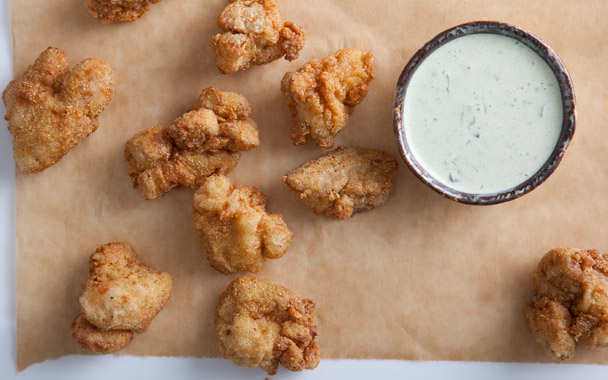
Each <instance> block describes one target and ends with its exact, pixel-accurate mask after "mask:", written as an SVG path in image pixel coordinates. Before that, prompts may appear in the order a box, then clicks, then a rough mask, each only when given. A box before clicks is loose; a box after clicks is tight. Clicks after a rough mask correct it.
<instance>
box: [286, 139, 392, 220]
mask: <svg viewBox="0 0 608 380" xmlns="http://www.w3.org/2000/svg"><path fill="white" fill-rule="evenodd" d="M396 172H397V161H395V160H394V159H393V158H392V157H391V156H390V155H388V154H387V153H384V152H379V151H374V150H366V149H358V148H346V147H338V148H336V149H335V150H333V151H331V152H329V153H327V154H326V155H324V156H321V157H319V158H317V159H316V160H313V161H310V162H307V163H306V164H304V165H302V166H300V167H299V168H297V169H294V170H292V171H290V172H288V173H287V174H285V175H284V176H283V183H284V184H285V186H286V187H287V188H288V189H289V190H291V191H293V192H294V193H296V194H297V195H298V196H299V197H300V199H301V200H302V201H303V202H304V203H306V205H307V206H308V207H310V208H311V209H312V210H313V211H314V212H315V214H318V215H325V216H327V217H328V218H332V219H347V218H350V217H351V216H353V215H355V214H357V213H359V212H364V211H369V210H371V209H374V208H376V207H378V206H380V205H381V204H383V203H384V202H386V200H387V199H388V197H389V195H390V194H391V191H392V189H393V178H394V177H395V173H396Z"/></svg>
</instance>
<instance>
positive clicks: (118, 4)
mask: <svg viewBox="0 0 608 380" xmlns="http://www.w3.org/2000/svg"><path fill="white" fill-rule="evenodd" d="M159 1H160V0H85V5H86V7H87V9H88V11H89V13H90V14H92V15H93V16H94V17H96V18H98V19H99V20H101V22H102V23H104V24H112V23H115V22H126V21H135V20H137V19H138V18H140V17H141V16H143V15H144V14H145V13H146V12H147V11H149V10H150V8H149V7H148V3H158V2H159Z"/></svg>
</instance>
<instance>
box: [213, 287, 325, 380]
mask: <svg viewBox="0 0 608 380" xmlns="http://www.w3.org/2000/svg"><path fill="white" fill-rule="evenodd" d="M314 308H315V304H314V303H313V301H311V300H309V299H301V298H300V297H299V296H298V295H297V294H295V293H294V292H293V291H291V290H289V289H286V288H284V287H282V286H279V285H275V284H272V283H270V282H268V281H265V280H261V279H257V278H253V277H239V278H237V279H236V280H234V281H232V282H231V283H230V285H228V288H227V289H226V291H224V293H223V294H222V296H221V298H220V303H219V305H218V307H217V310H216V312H215V329H216V331H217V335H218V338H219V340H218V349H219V352H220V355H222V356H223V357H224V358H226V359H230V360H232V361H233V362H234V364H236V365H238V366H243V367H257V366H259V367H261V368H262V369H263V370H265V371H266V372H268V374H269V375H274V374H275V373H276V372H277V367H278V365H279V363H281V365H282V366H283V367H285V368H287V369H288V370H290V371H301V370H303V369H315V368H316V367H317V365H318V364H319V360H320V359H319V352H320V348H319V345H318V344H317V341H316V336H317V326H316V324H315V321H314Z"/></svg>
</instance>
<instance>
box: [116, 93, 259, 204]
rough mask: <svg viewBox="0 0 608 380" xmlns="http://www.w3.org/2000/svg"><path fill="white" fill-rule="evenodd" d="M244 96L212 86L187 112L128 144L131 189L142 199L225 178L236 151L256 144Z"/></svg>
mask: <svg viewBox="0 0 608 380" xmlns="http://www.w3.org/2000/svg"><path fill="white" fill-rule="evenodd" d="M250 114H251V108H250V107H249V103H248V102H247V99H245V97H243V96H241V95H238V94H235V93H232V92H222V91H219V90H216V89H214V88H207V89H205V90H203V92H202V93H201V95H200V96H199V99H198V100H197V102H196V104H195V105H194V107H192V109H191V111H190V112H187V113H185V114H184V115H182V116H181V117H179V118H178V119H177V120H175V121H174V122H173V124H171V125H170V126H168V127H166V126H156V127H152V128H149V129H146V130H144V131H141V132H139V133H137V134H136V135H135V136H133V137H132V138H131V139H130V140H129V141H127V145H126V149H125V159H126V160H127V162H128V163H129V176H130V177H131V179H132V181H133V187H134V188H136V189H139V192H140V194H141V196H142V197H143V198H144V199H148V200H149V199H154V198H158V197H162V196H163V195H165V194H166V193H167V192H169V191H170V190H171V189H173V188H175V187H178V188H179V187H182V188H183V187H185V188H195V187H197V186H200V184H201V183H202V182H203V181H204V180H205V178H207V177H208V176H210V175H212V174H217V173H219V174H227V173H229V172H230V171H231V170H232V169H234V168H235V167H236V165H237V164H238V162H239V158H240V152H242V151H247V150H251V149H253V148H255V147H257V146H258V145H259V144H260V139H259V135H258V127H257V125H256V124H255V122H254V121H253V120H251V119H250V118H249V115H250Z"/></svg>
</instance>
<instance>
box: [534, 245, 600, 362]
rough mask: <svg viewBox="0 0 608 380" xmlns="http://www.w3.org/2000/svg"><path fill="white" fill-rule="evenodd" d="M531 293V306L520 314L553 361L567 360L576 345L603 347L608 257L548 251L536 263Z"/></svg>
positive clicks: (569, 250) (579, 251) (589, 252)
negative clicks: (579, 343)
mask: <svg viewBox="0 0 608 380" xmlns="http://www.w3.org/2000/svg"><path fill="white" fill-rule="evenodd" d="M532 290H533V292H534V302H533V303H532V304H531V305H529V306H527V307H526V308H525V315H526V318H527V319H528V322H529V324H530V328H531V329H532V332H533V334H534V337H535V338H536V341H537V342H538V343H540V344H541V345H542V346H543V348H544V349H545V350H546V352H547V353H548V354H549V355H550V356H551V357H552V358H554V359H557V360H568V359H570V358H572V356H573V355H574V351H575V348H576V344H577V343H578V342H582V343H584V344H586V345H588V346H590V347H606V346H608V255H606V254H601V253H600V252H598V251H597V250H582V249H575V248H556V249H553V250H551V251H549V252H548V253H547V254H545V256H544V257H543V258H542V260H541V261H540V263H539V264H538V267H537V268H536V271H535V272H534V276H533V289H532Z"/></svg>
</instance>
